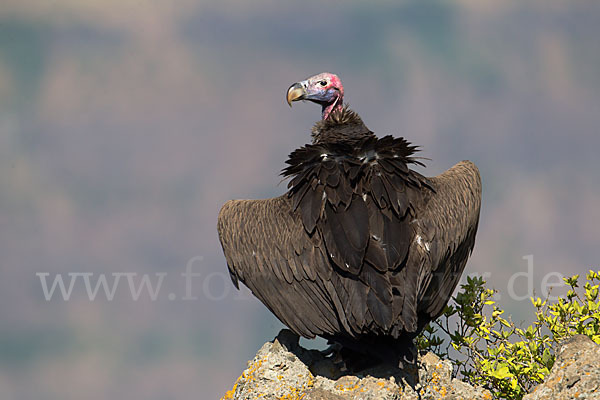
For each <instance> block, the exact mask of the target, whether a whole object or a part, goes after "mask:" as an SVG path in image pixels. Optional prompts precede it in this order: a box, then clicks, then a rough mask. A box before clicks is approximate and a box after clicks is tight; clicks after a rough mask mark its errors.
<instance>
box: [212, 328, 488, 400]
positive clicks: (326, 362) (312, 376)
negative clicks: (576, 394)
mask: <svg viewBox="0 0 600 400" xmlns="http://www.w3.org/2000/svg"><path fill="white" fill-rule="evenodd" d="M225 399H234V400H250V399H252V400H254V399H266V400H275V399H277V400H280V399H284V400H294V399H298V400H300V399H302V400H317V399H318V400H359V399H360V400H371V399H372V400H409V399H410V400H413V399H414V400H416V399H423V400H425V399H431V400H433V399H456V400H458V399H473V400H477V399H492V395H491V393H490V392H489V391H487V390H485V389H482V388H479V387H477V388H474V387H472V386H471V385H468V384H466V383H464V382H462V381H460V380H458V379H453V378H452V364H451V363H450V361H447V360H445V361H443V360H441V359H440V358H438V357H437V356H436V355H435V354H433V353H427V354H426V355H424V356H422V357H419V369H418V371H416V368H412V369H409V370H408V371H406V370H400V369H397V368H393V367H391V366H387V365H380V366H377V367H373V368H369V369H366V370H364V371H361V372H360V373H358V374H352V375H348V374H347V373H344V372H342V371H340V370H339V368H338V367H336V365H335V364H334V363H333V362H332V360H331V359H330V358H327V357H325V356H324V355H323V354H321V353H320V352H319V351H316V350H306V349H304V348H302V347H301V346H300V345H299V344H298V337H297V336H296V335H294V334H293V333H292V332H291V331H289V330H287V329H283V330H282V331H281V332H279V335H277V337H276V338H275V339H274V340H273V341H272V342H268V343H266V344H265V345H264V346H263V347H262V348H261V349H260V350H259V351H258V353H257V354H256V356H255V357H254V359H253V360H252V361H250V362H249V363H248V368H247V369H246V370H245V371H244V372H243V373H242V376H240V377H239V378H238V380H237V381H236V383H235V385H234V386H233V389H231V390H230V391H229V392H227V393H226V394H225V396H223V398H222V400H225Z"/></svg>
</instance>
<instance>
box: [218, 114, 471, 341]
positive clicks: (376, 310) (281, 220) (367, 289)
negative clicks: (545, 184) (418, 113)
mask: <svg viewBox="0 0 600 400" xmlns="http://www.w3.org/2000/svg"><path fill="white" fill-rule="evenodd" d="M312 133H313V143H312V144H309V145H306V146H303V147H301V148H299V149H297V150H295V151H294V152H292V153H291V154H290V156H289V159H288V161H287V162H286V163H287V167H286V168H285V169H284V170H283V173H282V174H283V175H284V176H285V177H286V178H290V182H289V185H288V188H289V191H288V192H287V193H286V194H285V195H283V196H281V197H277V198H273V199H267V200H238V201H230V202H227V203H226V204H225V205H224V206H223V208H222V209H221V212H220V213H219V221H218V231H219V238H220V240H221V244H222V246H223V251H224V253H225V257H226V259H227V265H228V268H229V273H230V276H231V279H232V281H233V283H234V285H236V287H237V286H238V282H239V281H241V282H243V283H244V284H245V285H246V286H248V287H249V288H250V290H251V291H252V292H253V293H254V294H255V295H256V297H257V298H258V299H259V300H260V301H262V302H263V303H264V304H265V305H266V306H267V307H268V308H269V310H271V311H272V312H273V313H274V314H275V315H276V316H277V317H278V318H279V319H280V320H281V321H282V322H283V323H284V324H286V325H287V326H289V327H290V328H291V329H292V330H293V331H295V332H296V333H298V334H300V335H302V336H305V337H314V336H315V335H321V336H324V337H327V338H330V339H334V340H339V341H340V342H343V343H345V344H347V343H363V342H364V341H365V340H367V339H368V341H369V343H373V340H375V339H373V338H374V337H381V338H400V337H409V338H411V337H414V336H415V335H416V334H417V333H418V332H419V331H420V330H421V329H423V327H424V326H425V325H426V324H427V323H428V322H429V321H431V320H432V319H434V318H436V317H437V316H439V315H440V313H441V312H442V310H443V307H444V306H445V304H446V302H447V301H448V299H449V298H450V296H451V294H452V291H453V290H454V288H455V287H456V285H457V283H458V280H459V278H460V275H461V273H462V271H463V269H464V267H465V264H466V260H467V258H468V256H469V255H470V253H471V251H472V249H473V245H474V240H475V233H476V231H477V224H478V220H479V207H480V201H481V182H480V178H479V173H478V171H477V168H476V167H475V166H474V165H473V164H472V163H470V162H468V161H465V162H461V163H459V164H457V165H455V166H454V167H452V168H451V169H450V170H448V171H446V172H445V173H443V174H442V175H440V176H438V177H434V178H426V177H424V176H422V175H421V174H419V173H417V172H415V171H413V170H411V169H410V168H409V166H410V165H411V164H419V165H421V162H420V161H419V160H418V159H417V158H416V157H414V154H415V152H416V151H417V147H416V146H412V145H411V144H410V143H408V142H407V141H406V140H405V139H403V138H394V137H392V136H385V137H382V138H377V137H376V136H375V135H374V134H373V133H372V132H371V131H369V130H368V129H367V128H366V126H365V125H364V124H363V122H362V121H361V120H360V118H359V117H358V115H357V114H356V113H354V112H353V111H351V110H349V109H347V108H344V109H343V110H342V111H334V112H332V114H331V115H330V118H328V119H327V120H326V121H320V122H318V123H317V124H316V125H315V127H314V128H313V132H312ZM375 341H377V340H375Z"/></svg>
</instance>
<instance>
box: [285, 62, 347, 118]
mask: <svg viewBox="0 0 600 400" xmlns="http://www.w3.org/2000/svg"><path fill="white" fill-rule="evenodd" d="M298 100H310V101H312V102H314V103H317V104H320V105H321V107H322V116H323V119H327V117H329V114H331V112H332V111H333V110H338V109H340V110H341V109H342V105H343V103H344V87H343V86H342V81H340V78H338V76H337V75H336V74H330V73H329V72H323V73H321V74H319V75H315V76H312V77H310V78H308V79H305V80H303V81H302V82H296V83H294V84H293V85H292V86H290V88H289V89H288V91H287V102H288V104H289V105H290V107H291V106H292V101H298Z"/></svg>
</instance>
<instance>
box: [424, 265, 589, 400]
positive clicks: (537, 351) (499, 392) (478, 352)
mask: <svg viewBox="0 0 600 400" xmlns="http://www.w3.org/2000/svg"><path fill="white" fill-rule="evenodd" d="M578 279H579V275H575V276H572V277H570V278H564V281H565V283H566V284H567V285H568V286H569V291H568V293H567V294H566V296H565V297H559V298H558V300H557V301H556V302H553V303H551V304H550V303H548V301H543V300H542V299H540V298H535V299H534V298H531V303H532V305H533V309H534V312H535V317H534V322H533V323H532V324H531V325H529V326H527V327H524V328H523V327H518V326H517V325H515V323H514V322H513V321H512V320H511V319H510V318H504V317H503V314H504V311H503V310H502V309H501V308H500V307H498V305H497V304H496V302H495V301H494V300H493V295H494V293H495V291H494V290H491V289H488V288H486V286H485V281H484V280H483V279H482V278H471V277H468V278H467V283H465V284H463V285H461V290H460V291H459V292H458V294H457V295H456V296H455V297H453V298H452V299H453V304H452V305H448V306H447V307H446V309H445V310H444V314H443V315H442V316H441V317H440V318H438V319H437V320H436V321H434V322H432V323H431V324H430V325H429V326H428V327H427V328H426V329H425V331H424V332H423V333H422V334H421V335H420V336H419V337H418V338H417V346H418V348H419V349H420V350H431V351H433V352H435V353H436V354H438V355H439V356H440V357H442V358H447V359H450V360H451V361H452V362H453V364H454V367H455V370H454V373H455V375H457V376H460V377H462V378H463V379H465V380H466V381H467V382H469V383H471V384H475V385H481V386H483V387H486V388H487V389H489V390H490V391H491V392H492V393H493V394H494V395H495V396H496V397H497V398H505V399H521V398H522V397H523V396H524V395H525V394H527V393H529V392H530V391H531V389H532V388H533V387H534V386H536V385H538V384H539V383H541V382H543V381H544V379H545V378H546V376H547V375H548V373H549V372H550V369H551V368H552V365H553V364H554V359H555V349H557V347H558V346H557V345H558V344H559V343H560V342H562V341H563V340H564V339H565V338H567V337H570V336H573V335H575V334H583V335H586V336H589V337H590V338H591V339H592V340H594V341H595V342H596V343H599V344H600V299H599V296H598V287H599V283H600V271H599V272H594V271H590V272H589V273H588V274H587V282H586V283H585V285H584V286H583V288H584V291H583V292H584V293H581V292H580V291H578V290H577V288H578ZM439 332H443V333H445V334H446V339H442V338H441V337H440V336H438V333H439Z"/></svg>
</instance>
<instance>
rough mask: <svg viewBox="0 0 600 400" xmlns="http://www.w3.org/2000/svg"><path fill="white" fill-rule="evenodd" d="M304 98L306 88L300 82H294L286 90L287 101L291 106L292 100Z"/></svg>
mask: <svg viewBox="0 0 600 400" xmlns="http://www.w3.org/2000/svg"><path fill="white" fill-rule="evenodd" d="M305 98H306V89H305V87H304V85H303V84H302V82H296V83H294V84H293V85H292V86H290V88H289V89H288V91H287V102H288V104H289V105H290V107H291V106H292V101H298V100H303V99H305Z"/></svg>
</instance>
